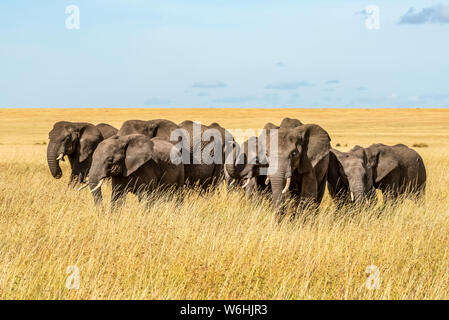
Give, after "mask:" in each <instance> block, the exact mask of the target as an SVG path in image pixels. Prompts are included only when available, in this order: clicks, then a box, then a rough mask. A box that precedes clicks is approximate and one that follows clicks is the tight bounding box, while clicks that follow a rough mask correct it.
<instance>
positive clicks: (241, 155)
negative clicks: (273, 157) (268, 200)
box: [224, 137, 269, 196]
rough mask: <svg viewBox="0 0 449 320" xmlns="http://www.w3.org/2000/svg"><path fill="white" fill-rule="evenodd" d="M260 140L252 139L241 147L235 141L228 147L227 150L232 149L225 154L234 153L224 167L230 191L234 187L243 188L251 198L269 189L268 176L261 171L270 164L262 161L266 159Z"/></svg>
mask: <svg viewBox="0 0 449 320" xmlns="http://www.w3.org/2000/svg"><path fill="white" fill-rule="evenodd" d="M258 140H259V139H258V138H257V137H250V138H248V140H246V141H245V142H243V143H242V144H241V145H240V144H238V143H237V142H235V141H234V142H232V143H231V145H230V146H229V145H227V148H232V150H230V151H229V152H228V151H226V152H225V153H226V154H229V155H230V154H231V152H232V158H230V159H228V161H227V162H226V164H225V166H224V175H225V181H226V185H227V186H228V189H230V188H231V187H233V186H237V187H242V188H243V189H244V190H245V193H246V195H248V196H249V195H251V194H253V193H254V192H257V191H259V192H260V191H266V190H267V188H268V187H269V184H267V179H266V178H267V176H266V174H264V172H262V170H261V169H263V168H265V167H266V164H267V163H268V162H264V161H261V159H266V157H265V155H262V154H260V149H261V148H259V145H258V143H259V141H258ZM229 162H230V163H229Z"/></svg>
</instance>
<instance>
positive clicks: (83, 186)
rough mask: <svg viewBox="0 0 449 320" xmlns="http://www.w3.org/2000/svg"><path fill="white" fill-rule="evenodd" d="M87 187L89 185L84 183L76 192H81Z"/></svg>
mask: <svg viewBox="0 0 449 320" xmlns="http://www.w3.org/2000/svg"><path fill="white" fill-rule="evenodd" d="M88 186H89V184H87V183H85V184H83V185H82V186H81V187H79V188H78V189H77V190H78V191H81V190H83V189H84V188H86V187H88Z"/></svg>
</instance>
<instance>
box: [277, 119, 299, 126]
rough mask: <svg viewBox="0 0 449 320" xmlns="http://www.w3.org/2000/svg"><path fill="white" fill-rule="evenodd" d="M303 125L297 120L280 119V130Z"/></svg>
mask: <svg viewBox="0 0 449 320" xmlns="http://www.w3.org/2000/svg"><path fill="white" fill-rule="evenodd" d="M302 125H303V123H302V122H301V121H300V120H298V119H292V118H284V119H282V122H281V125H280V127H281V128H296V127H300V126H302Z"/></svg>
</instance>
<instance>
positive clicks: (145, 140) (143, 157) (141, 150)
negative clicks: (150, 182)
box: [124, 135, 154, 177]
mask: <svg viewBox="0 0 449 320" xmlns="http://www.w3.org/2000/svg"><path fill="white" fill-rule="evenodd" d="M128 137H129V136H128ZM153 154H154V143H153V141H151V139H150V138H149V137H146V136H144V135H136V136H134V137H129V139H128V141H127V146H126V151H125V170H124V175H125V177H128V176H129V175H131V174H132V173H134V172H135V171H136V170H137V169H139V168H140V167H141V166H142V165H144V164H145V163H146V162H148V161H150V160H151V159H152V158H153Z"/></svg>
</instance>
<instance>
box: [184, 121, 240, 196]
mask: <svg viewBox="0 0 449 320" xmlns="http://www.w3.org/2000/svg"><path fill="white" fill-rule="evenodd" d="M178 126H179V128H181V129H184V130H186V131H187V132H188V133H189V136H190V150H186V151H188V152H189V154H190V155H189V156H190V164H186V165H185V166H184V168H185V177H186V183H187V185H196V184H197V185H199V186H201V187H202V188H203V189H207V188H209V187H211V186H216V185H217V184H218V183H219V181H220V180H221V179H222V178H223V176H224V172H223V167H224V166H223V162H224V161H225V145H226V139H230V140H231V141H233V138H232V136H231V135H230V134H226V130H225V129H224V128H222V127H221V126H220V125H219V124H217V123H213V124H211V126H206V125H201V134H204V133H207V131H208V130H209V129H215V130H217V131H218V133H219V134H220V137H214V136H211V137H210V138H209V140H207V141H202V142H201V136H200V135H199V132H195V133H194V131H193V127H194V123H193V121H190V120H186V121H183V122H181V123H180V124H179V125H178ZM215 130H214V131H215ZM209 132H212V131H209ZM215 132H216V131H215ZM195 144H196V145H198V146H199V145H200V146H201V152H204V150H207V149H206V148H208V149H209V150H210V154H214V150H218V151H217V152H221V161H219V162H220V163H211V164H206V163H204V162H203V161H202V160H201V161H200V160H199V159H198V158H197V157H195V151H194V150H193V147H194V145H195ZM183 152H184V150H183ZM194 158H195V159H196V162H201V163H199V164H195V163H194Z"/></svg>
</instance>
